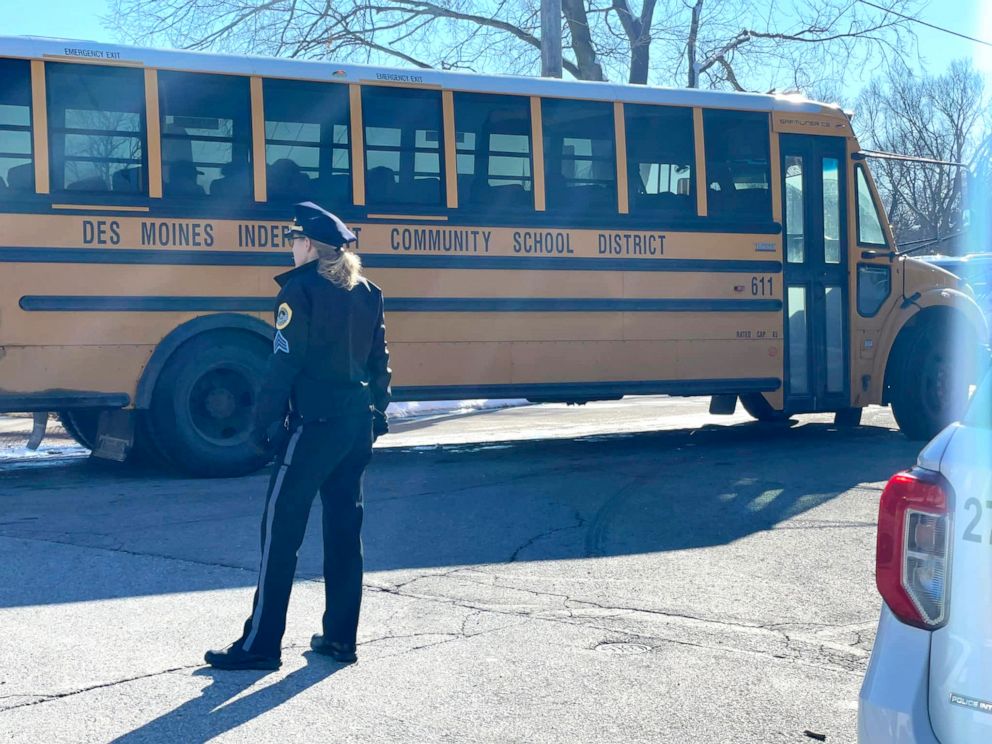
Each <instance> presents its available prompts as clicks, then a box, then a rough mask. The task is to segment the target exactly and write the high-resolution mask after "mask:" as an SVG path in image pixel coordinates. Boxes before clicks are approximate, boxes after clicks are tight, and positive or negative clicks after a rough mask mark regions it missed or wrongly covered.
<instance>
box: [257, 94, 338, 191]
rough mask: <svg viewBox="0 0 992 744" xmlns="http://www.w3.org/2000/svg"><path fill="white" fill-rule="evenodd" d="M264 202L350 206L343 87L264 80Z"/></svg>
mask: <svg viewBox="0 0 992 744" xmlns="http://www.w3.org/2000/svg"><path fill="white" fill-rule="evenodd" d="M263 94H264V95H263V98H264V100H265V162H266V174H267V181H268V195H269V201H284V202H300V201H307V200H311V201H316V202H318V203H320V204H341V203H348V204H350V203H351V150H350V147H351V145H350V138H349V126H348V125H349V105H348V87H347V86H345V85H335V84H333V83H307V82H298V81H294V80H265V81H264V82H263Z"/></svg>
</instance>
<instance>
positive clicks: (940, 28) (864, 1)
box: [857, 0, 992, 47]
mask: <svg viewBox="0 0 992 744" xmlns="http://www.w3.org/2000/svg"><path fill="white" fill-rule="evenodd" d="M857 1H858V2H859V3H861V4H862V5H870V6H871V7H873V8H877V9H878V10H883V11H885V12H886V13H891V14H892V15H894V16H896V17H898V18H902V19H903V20H906V21H912V22H913V23H919V24H920V25H921V26H926V27H927V28H932V29H934V30H935V31H943V32H944V33H945V34H950V35H951V36H957V37H959V38H961V39H967V40H968V41H973V42H975V43H976V44H984V45H985V46H987V47H992V41H985V40H984V39H976V38H975V37H974V36H966V35H965V34H961V33H958V32H957V31H951V29H949V28H944V27H943V26H937V25H934V24H933V23H927V22H926V21H921V20H920V19H919V18H913V17H912V16H908V15H903V14H902V13H897V12H896V11H894V10H892V9H891V8H886V7H885V6H883V5H876V4H875V3H871V2H868V0H857Z"/></svg>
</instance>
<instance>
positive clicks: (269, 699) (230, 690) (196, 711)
mask: <svg viewBox="0 0 992 744" xmlns="http://www.w3.org/2000/svg"><path fill="white" fill-rule="evenodd" d="M303 658H305V659H306V661H307V663H306V666H304V667H303V668H302V669H297V670H296V671H295V672H293V673H291V674H289V675H288V676H287V677H286V678H285V679H283V680H282V681H280V682H277V683H275V684H271V685H268V686H266V687H263V688H262V689H260V690H257V691H255V692H253V693H251V694H250V695H245V696H244V697H242V698H239V699H238V700H236V701H234V702H233V703H230V704H228V705H225V703H226V702H227V701H228V700H232V699H233V698H235V697H237V696H238V695H239V694H240V693H242V692H243V691H244V690H246V689H248V688H249V687H251V686H252V685H253V684H255V683H256V682H258V681H259V680H260V679H262V678H263V677H264V676H266V675H267V674H271V672H264V671H241V672H232V671H223V670H219V669H213V668H211V667H205V668H203V669H197V670H196V671H195V672H193V676H196V677H210V678H211V679H212V682H211V683H210V684H209V685H207V686H206V687H204V688H203V691H202V692H201V693H200V697H198V698H194V699H193V700H189V701H187V702H185V703H183V704H182V705H180V706H179V707H178V708H175V709H174V710H171V711H169V712H168V713H165V714H163V715H161V716H159V717H158V718H156V719H155V720H153V721H149V722H148V723H146V724H145V725H144V726H141V727H140V728H137V729H135V730H134V731H131V732H129V733H127V734H124V735H123V736H121V737H118V738H117V739H114V740H113V743H112V744H137V742H163V741H208V740H210V739H213V738H214V737H215V736H219V735H220V734H223V733H225V732H227V731H231V730H232V729H234V728H237V727H238V726H240V725H241V724H243V723H247V722H248V721H250V720H252V719H253V718H257V717H258V716H260V715H262V714H263V713H266V712H268V711H270V710H273V709H274V708H277V707H279V706H280V705H282V704H283V703H285V702H286V701H287V700H290V699H291V698H293V697H295V696H296V695H299V694H300V693H301V692H303V691H304V690H306V689H308V688H310V687H313V686H314V685H315V684H317V683H318V682H320V681H321V680H324V679H327V678H328V677H330V676H331V675H332V674H334V673H335V672H339V671H341V670H342V669H344V668H345V667H344V666H343V665H341V664H336V663H335V662H333V661H331V660H330V659H326V658H324V657H322V656H320V655H318V654H315V653H313V652H312V651H308V652H307V653H305V654H303Z"/></svg>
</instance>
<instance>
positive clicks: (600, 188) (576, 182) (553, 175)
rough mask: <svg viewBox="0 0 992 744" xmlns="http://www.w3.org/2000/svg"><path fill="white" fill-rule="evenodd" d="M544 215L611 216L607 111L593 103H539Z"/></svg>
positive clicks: (612, 165)
mask: <svg viewBox="0 0 992 744" xmlns="http://www.w3.org/2000/svg"><path fill="white" fill-rule="evenodd" d="M541 118H542V120H543V123H544V170H545V173H546V177H545V183H546V187H547V200H548V208H549V210H555V211H558V212H565V211H567V212H571V213H573V214H583V215H602V214H616V211H617V184H616V171H617V167H616V160H615V153H614V139H615V135H614V127H613V106H612V105H611V104H609V103H602V102H599V101H564V100H552V99H544V100H542V101H541Z"/></svg>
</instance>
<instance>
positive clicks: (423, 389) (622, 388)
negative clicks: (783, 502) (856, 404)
mask: <svg viewBox="0 0 992 744" xmlns="http://www.w3.org/2000/svg"><path fill="white" fill-rule="evenodd" d="M781 386H782V381H781V380H780V379H779V378H777V377H744V378H719V379H711V380H627V381H609V382H556V383H526V382H523V383H514V384H508V385H443V386H437V385H424V386H418V387H402V386H401V387H394V388H393V400H395V401H404V400H469V399H478V398H529V399H532V400H541V399H551V400H554V399H559V400H582V399H589V400H593V399H595V398H597V397H610V396H612V397H620V396H623V395H720V394H724V393H727V394H733V393H747V392H773V391H775V390H778V389H779V388H781Z"/></svg>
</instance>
